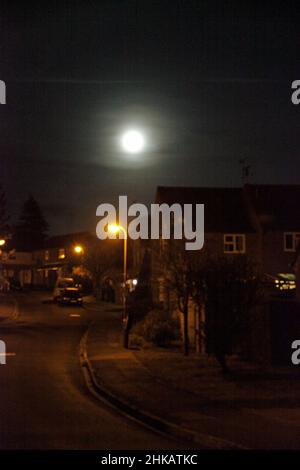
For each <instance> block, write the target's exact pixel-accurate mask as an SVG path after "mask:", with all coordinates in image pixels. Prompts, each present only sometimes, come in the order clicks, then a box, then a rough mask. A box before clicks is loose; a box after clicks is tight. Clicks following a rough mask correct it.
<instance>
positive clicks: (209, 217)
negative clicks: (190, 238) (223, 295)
mask: <svg viewBox="0 0 300 470" xmlns="http://www.w3.org/2000/svg"><path fill="white" fill-rule="evenodd" d="M156 203H158V204H162V203H167V204H169V205H171V204H174V203H178V204H181V205H182V204H197V203H198V204H204V225H205V232H221V233H226V232H227V233H231V232H233V233H234V232H237V233H246V232H253V231H254V229H253V227H252V224H251V221H250V217H249V214H248V210H247V207H246V204H245V201H244V195H243V188H212V187H180V186H177V187H174V186H173V187H168V186H159V187H158V188H157V192H156Z"/></svg>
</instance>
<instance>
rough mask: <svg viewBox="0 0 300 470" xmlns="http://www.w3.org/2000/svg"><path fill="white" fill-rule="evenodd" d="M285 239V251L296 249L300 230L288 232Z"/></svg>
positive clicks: (299, 238) (299, 239) (284, 236)
mask: <svg viewBox="0 0 300 470" xmlns="http://www.w3.org/2000/svg"><path fill="white" fill-rule="evenodd" d="M283 239H284V251H296V248H297V247H298V245H299V241H300V232H286V233H284V235H283Z"/></svg>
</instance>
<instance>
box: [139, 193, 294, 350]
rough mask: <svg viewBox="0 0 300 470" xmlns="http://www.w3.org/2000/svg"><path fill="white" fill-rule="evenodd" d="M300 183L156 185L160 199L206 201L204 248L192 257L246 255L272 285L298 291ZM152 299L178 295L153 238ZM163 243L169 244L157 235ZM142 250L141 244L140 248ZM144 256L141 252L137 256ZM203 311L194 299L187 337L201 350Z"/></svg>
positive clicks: (170, 302)
mask: <svg viewBox="0 0 300 470" xmlns="http://www.w3.org/2000/svg"><path fill="white" fill-rule="evenodd" d="M299 201H300V185H249V184H247V185H245V186H244V187H241V188H207V187H199V188H197V187H194V188H190V187H158V188H157V192H156V200H155V202H156V203H157V204H162V203H166V204H168V205H169V206H171V205H172V204H174V203H177V204H180V205H181V206H183V204H196V203H198V204H204V206H205V227H204V233H205V237H204V247H203V249H202V250H200V251H198V252H194V253H193V256H204V255H205V253H214V254H216V255H222V256H231V257H232V256H236V255H246V256H247V257H249V258H250V259H251V260H252V261H253V263H254V264H255V265H256V266H257V269H258V270H259V271H260V273H261V274H262V275H263V276H264V278H265V279H266V280H268V281H269V283H268V284H267V283H266V285H271V287H272V292H276V288H277V287H278V288H279V289H291V290H293V291H295V272H294V267H293V263H294V260H295V253H296V249H297V245H298V242H299V239H300V207H299ZM151 243H152V250H151V251H152V292H153V297H154V302H155V303H156V304H162V305H164V306H165V307H167V308H172V309H175V308H176V307H175V306H174V295H173V296H172V293H170V292H168V289H167V288H166V286H165V279H164V266H163V265H162V264H163V257H161V256H160V253H161V252H160V250H158V249H157V246H156V247H155V245H157V243H156V241H152V242H151ZM158 243H159V244H160V245H162V246H163V245H164V244H165V243H168V241H167V240H159V242H158ZM139 249H140V248H139ZM139 256H140V255H139ZM204 316H205V314H204V312H203V311H201V312H199V311H198V310H197V308H196V307H195V305H193V304H192V303H191V305H190V312H189V336H190V340H191V343H192V345H194V346H195V347H196V349H198V350H203V347H204V346H203V342H202V341H201V332H200V329H201V324H203V321H204Z"/></svg>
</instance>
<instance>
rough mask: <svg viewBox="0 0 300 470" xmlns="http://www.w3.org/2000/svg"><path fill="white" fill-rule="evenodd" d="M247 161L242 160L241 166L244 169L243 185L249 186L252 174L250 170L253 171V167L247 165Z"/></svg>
mask: <svg viewBox="0 0 300 470" xmlns="http://www.w3.org/2000/svg"><path fill="white" fill-rule="evenodd" d="M247 163H248V162H247V160H246V158H241V159H240V160H239V164H240V165H241V169H242V176H241V178H242V182H243V184H247V183H249V178H250V176H251V173H250V169H251V165H248V164H247Z"/></svg>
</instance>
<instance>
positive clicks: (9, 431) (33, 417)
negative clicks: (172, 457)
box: [0, 293, 179, 450]
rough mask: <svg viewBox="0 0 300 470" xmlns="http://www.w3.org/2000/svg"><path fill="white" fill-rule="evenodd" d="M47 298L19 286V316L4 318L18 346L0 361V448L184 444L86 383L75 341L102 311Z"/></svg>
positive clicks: (2, 328) (6, 333)
mask: <svg viewBox="0 0 300 470" xmlns="http://www.w3.org/2000/svg"><path fill="white" fill-rule="evenodd" d="M44 297H45V296H44ZM42 299H43V296H41V294H31V293H28V294H19V295H18V302H19V306H20V315H19V317H18V319H17V320H16V321H13V320H11V321H7V322H5V323H2V324H1V325H0V339H1V340H4V341H5V342H6V348H7V352H8V353H14V354H15V355H8V356H7V364H6V365H0V390H1V391H0V448H1V449H72V450H73V449H99V450H103V449H107V450H116V449H122V450H124V449H128V450H129V449H171V448H173V449H175V448H179V446H178V444H177V443H175V442H174V441H173V440H171V439H170V440H168V439H167V438H165V437H163V436H160V435H158V434H155V433H154V432H152V431H151V430H148V429H146V428H144V427H143V426H140V425H139V424H137V423H135V422H133V421H131V420H129V419H127V418H125V417H123V416H122V415H120V414H118V413H117V412H115V411H113V410H112V409H110V408H109V407H106V406H105V405H104V404H101V403H100V402H98V401H97V400H96V399H94V398H93V397H91V396H90V394H89V392H88V391H87V389H86V386H85V383H84V380H83V376H82V372H81V369H80V366H79V358H78V346H79V342H80V339H81V337H82V335H83V333H84V331H85V328H86V326H87V324H88V322H89V321H90V320H91V319H92V318H93V316H94V315H99V313H98V314H97V313H95V312H92V311H87V310H85V309H84V308H80V307H76V306H70V307H60V306H58V305H55V304H52V303H50V302H49V303H44V302H43V301H42ZM108 314H109V312H108V313H107V312H101V313H100V315H108ZM74 315H75V316H74ZM78 315H79V316H78Z"/></svg>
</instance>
